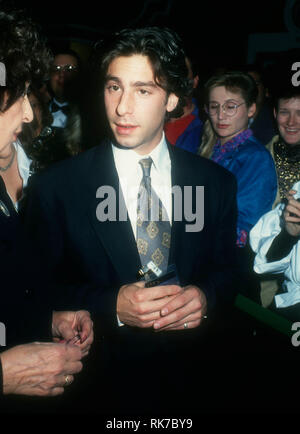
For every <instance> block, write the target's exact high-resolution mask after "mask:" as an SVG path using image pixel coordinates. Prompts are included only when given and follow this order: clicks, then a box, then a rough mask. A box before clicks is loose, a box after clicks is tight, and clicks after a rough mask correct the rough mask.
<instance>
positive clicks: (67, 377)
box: [65, 375, 72, 386]
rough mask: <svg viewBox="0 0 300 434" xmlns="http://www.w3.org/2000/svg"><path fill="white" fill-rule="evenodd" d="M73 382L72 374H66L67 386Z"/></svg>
mask: <svg viewBox="0 0 300 434" xmlns="http://www.w3.org/2000/svg"><path fill="white" fill-rule="evenodd" d="M71 383H72V379H71V377H70V375H65V386H69V385H70V384H71Z"/></svg>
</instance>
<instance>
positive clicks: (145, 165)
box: [139, 157, 152, 177]
mask: <svg viewBox="0 0 300 434" xmlns="http://www.w3.org/2000/svg"><path fill="white" fill-rule="evenodd" d="M139 164H140V165H141V168H142V170H143V176H146V177H149V176H150V170H151V164H152V158H150V157H148V158H143V159H142V160H140V161H139Z"/></svg>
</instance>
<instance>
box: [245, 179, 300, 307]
mask: <svg viewBox="0 0 300 434" xmlns="http://www.w3.org/2000/svg"><path fill="white" fill-rule="evenodd" d="M293 190H296V191H297V193H296V194H295V195H294V198H295V199H298V198H300V182H296V184H294V186H293ZM283 210H284V205H283V204H282V203H280V204H279V205H277V207H276V208H275V209H274V210H272V211H269V212H268V213H267V214H265V215H263V216H262V217H261V218H260V220H259V221H258V222H257V223H256V225H255V226H254V227H253V228H252V229H251V231H250V244H251V247H252V249H253V251H254V252H255V253H256V256H255V260H254V271H255V272H256V273H259V274H262V273H274V274H279V273H283V274H284V277H285V280H284V282H283V287H284V289H285V290H286V291H287V292H285V293H283V294H277V295H276V296H275V303H276V306H277V307H278V308H280V307H288V306H292V305H294V304H296V303H299V302H300V241H298V242H297V243H296V244H294V246H293V248H292V250H291V251H290V253H289V254H288V255H287V256H286V257H284V258H282V259H280V260H279V261H275V262H267V258H266V255H267V252H268V250H269V249H270V247H271V244H272V242H273V240H274V238H275V237H276V236H277V235H278V234H279V233H280V232H281V224H280V220H281V215H282V212H283Z"/></svg>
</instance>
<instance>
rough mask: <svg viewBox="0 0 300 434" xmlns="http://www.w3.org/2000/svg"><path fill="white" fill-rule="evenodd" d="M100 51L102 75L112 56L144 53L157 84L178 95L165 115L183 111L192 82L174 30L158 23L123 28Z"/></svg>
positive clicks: (179, 40)
mask: <svg viewBox="0 0 300 434" xmlns="http://www.w3.org/2000/svg"><path fill="white" fill-rule="evenodd" d="M106 43H107V41H106ZM103 53H104V54H103V57H102V62H101V73H102V78H103V79H105V76H106V73H107V70H108V67H109V65H110V63H111V62H112V61H113V60H114V59H115V58H117V57H120V56H131V55H134V54H140V55H143V56H147V57H148V59H149V61H150V63H151V65H152V68H153V73H154V79H155V82H156V84H157V85H158V86H160V87H161V88H162V89H164V90H165V91H166V92H167V95H169V94H170V93H174V94H175V95H176V96H178V98H179V101H178V104H177V107H176V108H175V110H173V111H172V112H171V113H169V114H167V116H169V117H179V116H181V115H182V114H183V106H184V105H185V98H186V97H187V96H189V95H190V94H191V92H192V83H191V81H190V80H189V79H188V78H187V77H188V70H187V66H186V63H185V53H184V49H183V43H182V40H181V38H180V37H179V36H178V35H177V33H175V32H174V31H172V30H170V29H168V28H158V27H145V28H140V29H124V30H122V31H120V32H118V33H116V34H115V35H114V37H113V38H111V39H110V40H109V41H108V43H107V45H105V47H104V51H103Z"/></svg>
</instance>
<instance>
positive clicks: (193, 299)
mask: <svg viewBox="0 0 300 434" xmlns="http://www.w3.org/2000/svg"><path fill="white" fill-rule="evenodd" d="M206 310H207V301H206V297H205V295H204V293H203V291H201V290H200V288H198V287H197V286H195V285H188V286H185V287H180V286H178V285H164V286H155V287H152V288H145V282H136V283H134V284H130V285H123V286H122V287H121V288H120V291H119V294H118V299H117V314H118V317H119V319H120V321H122V322H123V323H124V324H127V325H130V326H133V327H140V328H150V327H153V328H154V329H155V330H156V331H162V330H181V329H184V328H185V326H184V325H185V324H188V328H195V327H198V326H199V325H200V322H201V320H202V318H203V316H204V315H205V313H206Z"/></svg>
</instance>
